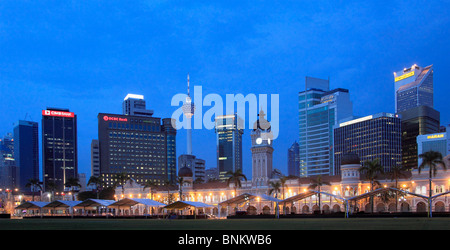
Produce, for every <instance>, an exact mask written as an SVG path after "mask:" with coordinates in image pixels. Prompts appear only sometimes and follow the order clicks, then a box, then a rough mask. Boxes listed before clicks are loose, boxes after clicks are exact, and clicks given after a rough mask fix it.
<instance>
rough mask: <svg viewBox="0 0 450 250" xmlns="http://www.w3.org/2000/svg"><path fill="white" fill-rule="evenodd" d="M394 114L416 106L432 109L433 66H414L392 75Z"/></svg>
mask: <svg viewBox="0 0 450 250" xmlns="http://www.w3.org/2000/svg"><path fill="white" fill-rule="evenodd" d="M394 78H395V110H396V113H399V112H403V111H406V110H408V109H411V108H415V107H418V106H422V105H423V106H428V107H431V108H433V65H430V66H428V67H425V68H422V67H419V66H417V65H416V64H415V65H413V66H411V67H410V68H405V69H403V70H401V71H398V72H395V73H394Z"/></svg>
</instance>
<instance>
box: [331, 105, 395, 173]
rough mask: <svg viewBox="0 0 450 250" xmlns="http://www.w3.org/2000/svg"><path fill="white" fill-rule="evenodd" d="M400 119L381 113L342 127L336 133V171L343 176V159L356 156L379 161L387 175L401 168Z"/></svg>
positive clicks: (341, 124) (339, 126)
mask: <svg viewBox="0 0 450 250" xmlns="http://www.w3.org/2000/svg"><path fill="white" fill-rule="evenodd" d="M401 143H402V135H401V119H400V117H399V115H396V114H389V113H379V114H375V115H370V116H366V117H362V118H358V119H355V120H351V121H347V122H343V123H340V124H339V125H338V126H336V128H335V129H334V159H335V161H334V168H335V172H338V173H340V169H339V168H340V166H341V165H342V158H343V157H344V156H345V155H346V154H347V153H354V154H356V155H358V156H359V157H360V159H361V161H362V162H361V163H362V164H364V162H365V161H372V160H375V159H379V160H380V164H381V166H383V167H384V170H385V172H388V171H389V170H390V168H391V167H393V166H396V165H401V161H402V153H401V152H402V144H401Z"/></svg>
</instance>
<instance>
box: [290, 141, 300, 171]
mask: <svg viewBox="0 0 450 250" xmlns="http://www.w3.org/2000/svg"><path fill="white" fill-rule="evenodd" d="M298 153H299V152H298V143H297V142H294V143H293V144H292V146H291V147H290V148H289V149H288V175H289V176H297V177H300V157H299V154H298Z"/></svg>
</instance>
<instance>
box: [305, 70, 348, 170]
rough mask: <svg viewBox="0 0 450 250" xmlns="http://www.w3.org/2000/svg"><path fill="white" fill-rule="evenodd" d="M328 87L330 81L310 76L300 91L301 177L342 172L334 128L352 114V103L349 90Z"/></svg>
mask: <svg viewBox="0 0 450 250" xmlns="http://www.w3.org/2000/svg"><path fill="white" fill-rule="evenodd" d="M328 89H329V81H328V80H322V79H317V78H310V77H307V78H306V83H305V91H303V92H300V93H299V142H298V144H299V159H300V177H309V176H316V175H335V174H339V173H335V172H334V167H333V166H334V164H333V161H334V157H333V146H334V143H333V127H334V126H335V125H337V124H338V121H340V120H342V119H344V118H348V117H352V116H353V104H352V102H351V101H350V94H349V91H348V90H346V89H340V88H338V89H335V90H331V91H329V90H328Z"/></svg>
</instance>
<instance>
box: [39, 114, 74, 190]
mask: <svg viewBox="0 0 450 250" xmlns="http://www.w3.org/2000/svg"><path fill="white" fill-rule="evenodd" d="M77 142H78V141H77V116H76V115H75V114H74V113H73V112H70V111H69V109H57V108H47V109H46V110H43V111H42V169H43V180H44V190H49V189H48V188H49V183H50V182H53V183H54V184H55V185H56V190H55V191H57V192H62V191H64V189H65V183H66V182H67V180H68V179H69V178H78V147H77Z"/></svg>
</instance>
